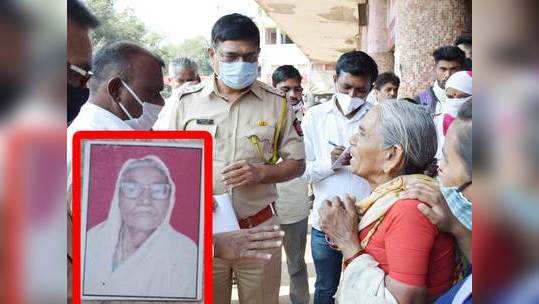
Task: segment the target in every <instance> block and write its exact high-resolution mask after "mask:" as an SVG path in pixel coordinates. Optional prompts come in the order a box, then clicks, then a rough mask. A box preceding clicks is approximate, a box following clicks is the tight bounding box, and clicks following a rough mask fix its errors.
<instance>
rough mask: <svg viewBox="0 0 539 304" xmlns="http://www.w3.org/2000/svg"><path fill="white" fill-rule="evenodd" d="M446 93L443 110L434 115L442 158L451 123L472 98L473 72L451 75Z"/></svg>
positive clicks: (440, 156)
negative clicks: (465, 103)
mask: <svg viewBox="0 0 539 304" xmlns="http://www.w3.org/2000/svg"><path fill="white" fill-rule="evenodd" d="M445 94H446V101H445V102H444V104H443V105H442V109H441V112H440V114H439V115H436V116H435V117H434V124H435V125H436V133H437V134H438V152H436V158H437V159H442V147H443V145H444V140H445V135H446V133H447V129H448V128H449V125H450V124H451V123H452V122H453V120H455V117H456V116H457V113H458V110H459V109H460V107H461V106H462V105H463V104H464V102H465V101H467V100H469V99H471V98H472V72H471V71H460V72H457V73H455V74H453V75H451V77H449V79H448V80H447V83H446V85H445Z"/></svg>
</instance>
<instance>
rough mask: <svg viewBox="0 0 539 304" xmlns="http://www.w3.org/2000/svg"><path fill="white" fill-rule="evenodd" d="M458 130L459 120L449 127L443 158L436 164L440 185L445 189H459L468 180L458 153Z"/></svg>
mask: <svg viewBox="0 0 539 304" xmlns="http://www.w3.org/2000/svg"><path fill="white" fill-rule="evenodd" d="M460 128H461V122H460V121H459V120H455V122H454V123H452V124H451V126H449V130H448V131H447V135H446V137H445V142H444V146H443V148H442V153H443V157H442V159H441V160H440V161H439V163H438V173H439V175H440V179H441V182H442V185H443V186H445V187H460V186H461V185H462V184H464V183H466V182H468V181H469V180H470V178H469V177H468V174H467V173H466V167H465V164H464V160H463V159H462V158H461V157H460V154H459V153H458V149H459V141H458V132H460V131H459V129H460Z"/></svg>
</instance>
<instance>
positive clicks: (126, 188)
mask: <svg viewBox="0 0 539 304" xmlns="http://www.w3.org/2000/svg"><path fill="white" fill-rule="evenodd" d="M145 189H149V190H150V196H151V198H152V199H156V200H163V199H166V198H168V196H169V195H170V185H169V184H151V185H149V186H146V185H143V184H141V183H128V182H123V183H120V191H121V193H122V195H123V196H124V197H126V198H129V199H136V198H139V197H140V196H141V195H142V193H143V192H144V190H145Z"/></svg>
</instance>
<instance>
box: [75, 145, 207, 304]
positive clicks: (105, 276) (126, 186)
mask: <svg viewBox="0 0 539 304" xmlns="http://www.w3.org/2000/svg"><path fill="white" fill-rule="evenodd" d="M175 192H176V191H175V184H174V182H173V180H172V178H171V177H170V173H169V170H168V168H167V167H166V165H165V164H164V163H163V162H162V161H161V160H160V159H159V158H157V157H156V156H153V155H148V156H145V157H143V158H140V159H129V160H127V161H126V162H125V163H124V164H123V166H122V168H121V170H120V173H119V174H118V178H117V181H116V187H115V190H114V194H113V198H112V202H111V205H110V211H109V215H108V218H107V219H106V220H105V221H104V222H102V223H100V224H98V225H97V226H95V227H94V228H92V229H90V231H88V234H87V244H86V248H87V251H86V255H85V267H84V281H83V282H84V283H83V294H84V295H89V296H112V297H167V298H194V297H196V294H197V292H196V286H197V265H198V262H197V261H198V254H197V252H198V250H197V245H196V244H195V243H194V242H193V241H192V240H191V239H189V238H188V237H186V236H184V235H182V234H181V233H179V232H177V231H176V230H174V229H173V228H172V227H171V225H170V223H169V221H170V217H171V213H172V209H173V208H174V203H175Z"/></svg>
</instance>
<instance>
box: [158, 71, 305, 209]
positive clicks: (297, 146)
mask: <svg viewBox="0 0 539 304" xmlns="http://www.w3.org/2000/svg"><path fill="white" fill-rule="evenodd" d="M283 98H285V97H284V96H283V95H282V94H281V93H280V92H279V91H277V90H276V89H274V88H272V87H270V86H268V85H266V84H264V83H262V82H259V81H255V83H253V85H252V86H251V87H250V89H249V90H247V91H246V92H245V93H244V94H243V95H242V96H241V97H240V98H239V99H238V100H236V101H234V102H229V101H227V100H226V99H224V98H223V97H222V96H221V95H220V94H219V92H218V90H217V88H216V79H215V76H214V77H211V78H210V79H208V80H207V81H205V82H202V83H200V84H199V85H196V86H193V87H189V88H186V91H183V92H181V93H180V94H179V97H178V102H177V103H175V104H173V105H171V107H170V109H169V111H168V112H167V114H165V115H160V117H159V119H158V121H157V122H156V124H155V126H154V130H160V129H161V130H163V129H166V130H203V131H208V132H209V133H211V134H212V137H213V194H214V195H217V194H222V193H226V192H227V191H229V193H230V194H231V195H232V200H233V202H234V209H235V211H236V216H237V217H238V218H239V219H242V218H245V217H248V216H251V215H254V214H256V213H257V212H258V211H260V210H262V209H263V208H265V207H266V206H267V205H268V204H269V203H271V202H274V201H276V200H277V197H278V196H277V191H276V188H275V184H256V185H250V186H241V187H237V188H234V189H231V190H230V189H228V188H227V187H226V186H225V185H224V184H223V183H222V181H221V180H222V175H221V170H222V169H223V168H224V167H226V166H227V165H230V164H232V163H235V162H237V161H240V160H247V161H248V162H250V163H257V164H262V163H264V160H263V159H261V157H260V154H259V151H258V150H257V149H256V146H255V145H254V144H253V143H252V142H251V140H250V139H249V138H250V137H251V136H253V135H256V136H257V137H258V138H259V140H260V146H261V147H262V152H263V153H264V158H266V159H269V158H270V157H271V155H272V151H273V140H274V138H273V137H274V133H275V130H276V128H277V124H278V121H279V116H280V114H281V110H282V106H283ZM287 108H288V109H287V112H286V121H285V122H284V123H283V124H282V127H281V132H280V134H279V140H278V145H277V150H278V153H279V157H280V158H282V159H284V160H286V159H294V160H302V159H305V151H304V146H303V141H302V139H301V137H300V136H299V134H297V131H296V130H295V128H294V127H293V125H292V123H293V121H294V119H295V115H294V112H293V111H292V109H291V108H290V107H288V106H287Z"/></svg>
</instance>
